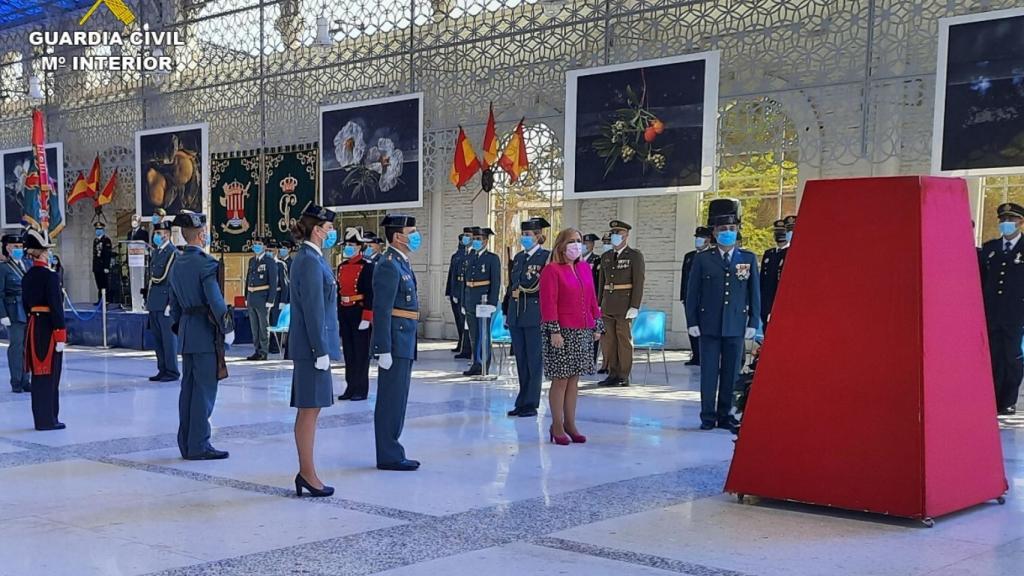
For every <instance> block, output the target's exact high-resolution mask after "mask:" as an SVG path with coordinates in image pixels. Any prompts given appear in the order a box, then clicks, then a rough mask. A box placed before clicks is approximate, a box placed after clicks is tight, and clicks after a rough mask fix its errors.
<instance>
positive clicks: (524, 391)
mask: <svg viewBox="0 0 1024 576" xmlns="http://www.w3.org/2000/svg"><path fill="white" fill-rule="evenodd" d="M509 332H510V333H511V334H512V352H513V353H514V354H515V356H516V371H517V372H518V373H519V395H518V396H516V408H517V409H533V410H536V409H537V408H539V407H540V384H541V381H542V380H543V378H544V356H543V352H542V351H541V335H540V326H528V327H525V328H518V327H512V328H510V329H509Z"/></svg>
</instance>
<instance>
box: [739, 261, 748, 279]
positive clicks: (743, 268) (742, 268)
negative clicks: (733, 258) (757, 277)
mask: <svg viewBox="0 0 1024 576" xmlns="http://www.w3.org/2000/svg"><path fill="white" fill-rule="evenodd" d="M736 278H737V279H738V280H746V279H747V278H750V264H737V265H736Z"/></svg>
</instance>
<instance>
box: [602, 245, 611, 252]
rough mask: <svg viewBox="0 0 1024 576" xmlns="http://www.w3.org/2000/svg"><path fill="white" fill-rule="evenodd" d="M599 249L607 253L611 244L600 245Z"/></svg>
mask: <svg viewBox="0 0 1024 576" xmlns="http://www.w3.org/2000/svg"><path fill="white" fill-rule="evenodd" d="M601 249H602V250H604V251H605V252H607V251H609V250H611V249H612V245H611V244H601Z"/></svg>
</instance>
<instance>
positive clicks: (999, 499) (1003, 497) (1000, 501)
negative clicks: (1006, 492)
mask: <svg viewBox="0 0 1024 576" xmlns="http://www.w3.org/2000/svg"><path fill="white" fill-rule="evenodd" d="M996 502H997V503H999V505H1000V506H1002V505H1004V504H1006V496H1000V497H999V498H996Z"/></svg>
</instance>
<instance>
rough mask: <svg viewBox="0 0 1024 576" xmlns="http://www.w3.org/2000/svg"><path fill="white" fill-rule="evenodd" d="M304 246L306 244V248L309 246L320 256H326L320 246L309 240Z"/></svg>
mask: <svg viewBox="0 0 1024 576" xmlns="http://www.w3.org/2000/svg"><path fill="white" fill-rule="evenodd" d="M303 244H305V245H306V246H309V247H310V248H312V249H313V250H316V253H317V254H319V255H320V256H323V255H324V251H323V250H321V249H320V247H319V246H317V245H316V244H313V243H312V242H310V241H309V240H306V241H304V242H303Z"/></svg>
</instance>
